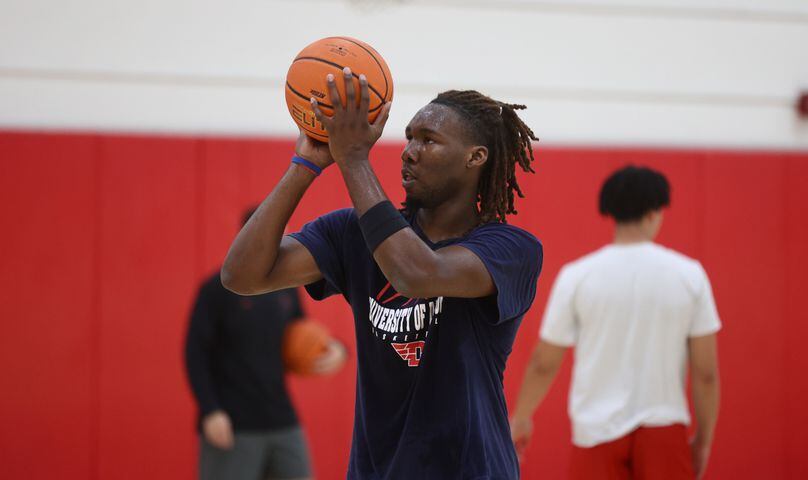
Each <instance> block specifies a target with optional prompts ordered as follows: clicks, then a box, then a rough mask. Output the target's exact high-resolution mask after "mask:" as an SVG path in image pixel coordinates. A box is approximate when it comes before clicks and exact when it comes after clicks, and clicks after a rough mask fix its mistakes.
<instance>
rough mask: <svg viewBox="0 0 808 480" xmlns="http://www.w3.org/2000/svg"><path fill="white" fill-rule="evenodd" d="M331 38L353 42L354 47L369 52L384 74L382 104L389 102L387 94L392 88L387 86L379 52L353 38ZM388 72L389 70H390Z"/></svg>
mask: <svg viewBox="0 0 808 480" xmlns="http://www.w3.org/2000/svg"><path fill="white" fill-rule="evenodd" d="M331 38H339V39H341V40H345V41H346V42H351V43H353V44H354V45H356V46H358V47H360V48H361V49H362V50H364V51H366V52H368V55H370V58H372V59H373V61H374V62H376V65H378V66H379V70H381V72H382V78H383V79H384V97H382V102H386V101H387V94H388V92H389V91H390V86H389V85H388V84H387V75H386V71H385V68H384V67H383V66H382V62H380V61H379V59H378V58H376V55H379V52H377V51H376V49H374V48H373V47H370V48H371V49H372V50H373V51H372V52H371V51H370V50H368V47H366V46H364V45H362V44H361V43H358V41H357V40H354V39H353V38H351V37H331ZM379 57H381V55H379ZM387 70H389V68H388V69H387Z"/></svg>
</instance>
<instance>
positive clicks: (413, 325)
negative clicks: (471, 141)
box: [368, 282, 443, 367]
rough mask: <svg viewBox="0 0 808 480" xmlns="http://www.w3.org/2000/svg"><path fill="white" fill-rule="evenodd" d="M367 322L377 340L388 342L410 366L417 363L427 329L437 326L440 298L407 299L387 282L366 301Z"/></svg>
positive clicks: (440, 306)
mask: <svg viewBox="0 0 808 480" xmlns="http://www.w3.org/2000/svg"><path fill="white" fill-rule="evenodd" d="M368 300H369V302H370V309H369V311H368V312H369V313H368V320H369V321H370V325H371V328H372V330H373V334H374V335H375V336H376V338H378V339H380V340H384V341H386V342H389V343H390V345H391V346H392V347H393V349H394V350H395V352H396V353H397V354H398V355H399V356H400V357H401V359H402V360H404V361H406V362H407V365H408V366H410V367H417V366H418V365H419V364H420V361H421V356H422V355H423V352H424V348H425V346H426V338H427V336H428V335H429V327H430V326H431V325H433V324H434V325H437V324H438V318H439V315H440V313H441V310H442V309H443V297H437V298H432V299H422V298H407V297H404V296H402V295H401V294H400V293H398V292H395V291H394V290H393V289H392V288H391V286H390V283H389V282H388V283H387V284H386V285H385V286H384V288H382V289H381V291H379V293H378V294H377V295H376V296H375V297H369V298H368Z"/></svg>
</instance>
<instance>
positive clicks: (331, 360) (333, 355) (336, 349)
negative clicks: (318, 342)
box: [312, 340, 348, 375]
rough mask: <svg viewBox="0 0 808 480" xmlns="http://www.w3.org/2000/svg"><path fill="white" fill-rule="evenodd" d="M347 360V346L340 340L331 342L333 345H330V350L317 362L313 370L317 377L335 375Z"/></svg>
mask: <svg viewBox="0 0 808 480" xmlns="http://www.w3.org/2000/svg"><path fill="white" fill-rule="evenodd" d="M347 358H348V352H347V350H346V349H345V346H344V345H343V344H342V343H340V342H339V341H338V340H331V343H329V344H328V350H326V351H325V352H323V354H322V355H320V357H319V358H318V359H317V360H315V362H314V366H313V369H312V370H313V372H314V373H315V374H317V375H329V374H332V373H335V372H336V371H337V370H339V369H340V368H342V366H343V365H344V364H345V360H346V359H347Z"/></svg>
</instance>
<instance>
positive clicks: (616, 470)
mask: <svg viewBox="0 0 808 480" xmlns="http://www.w3.org/2000/svg"><path fill="white" fill-rule="evenodd" d="M571 463H572V464H571V466H570V478H571V479H573V480H601V479H603V480H622V479H626V480H628V479H634V480H645V479H653V480H678V479H688V480H693V478H695V475H694V473H693V462H692V459H691V457H690V446H689V443H688V441H687V427H685V426H684V425H680V424H678V425H671V426H668V427H640V428H638V429H636V430H634V431H633V432H631V433H629V434H628V435H626V436H624V437H620V438H618V439H617V440H612V441H611V442H607V443H601V444H600V445H595V446H594V447H591V448H581V447H575V446H573V449H572V462H571Z"/></svg>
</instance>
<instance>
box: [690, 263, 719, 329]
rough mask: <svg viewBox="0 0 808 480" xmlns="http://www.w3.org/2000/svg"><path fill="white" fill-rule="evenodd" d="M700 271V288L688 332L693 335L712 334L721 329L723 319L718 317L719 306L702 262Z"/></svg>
mask: <svg viewBox="0 0 808 480" xmlns="http://www.w3.org/2000/svg"><path fill="white" fill-rule="evenodd" d="M698 271H699V277H700V278H699V285H700V289H699V291H698V292H697V294H696V302H695V305H694V308H693V319H692V323H691V324H690V331H689V332H688V335H689V336H691V337H701V336H704V335H710V334H712V333H715V332H717V331H719V330H721V319H720V318H719V317H718V308H716V306H715V299H714V298H713V288H712V286H710V279H709V278H708V277H707V272H705V271H704V268H703V267H702V266H701V264H699V269H698Z"/></svg>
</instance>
